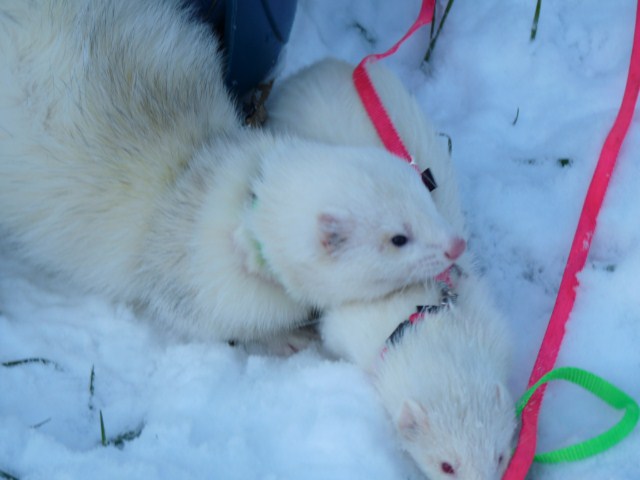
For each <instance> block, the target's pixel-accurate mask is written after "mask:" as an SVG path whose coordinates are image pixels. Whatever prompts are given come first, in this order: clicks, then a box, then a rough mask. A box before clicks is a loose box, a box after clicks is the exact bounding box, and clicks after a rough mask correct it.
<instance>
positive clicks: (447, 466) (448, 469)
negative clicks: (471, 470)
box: [440, 462, 456, 475]
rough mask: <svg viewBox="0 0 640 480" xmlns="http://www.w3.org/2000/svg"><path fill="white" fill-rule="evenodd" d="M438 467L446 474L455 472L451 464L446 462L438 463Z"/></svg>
mask: <svg viewBox="0 0 640 480" xmlns="http://www.w3.org/2000/svg"><path fill="white" fill-rule="evenodd" d="M440 469H441V470H442V471H443V472H444V473H446V474H447V475H453V474H454V473H456V471H455V470H454V469H453V467H452V466H451V464H450V463H447V462H442V463H441V464H440Z"/></svg>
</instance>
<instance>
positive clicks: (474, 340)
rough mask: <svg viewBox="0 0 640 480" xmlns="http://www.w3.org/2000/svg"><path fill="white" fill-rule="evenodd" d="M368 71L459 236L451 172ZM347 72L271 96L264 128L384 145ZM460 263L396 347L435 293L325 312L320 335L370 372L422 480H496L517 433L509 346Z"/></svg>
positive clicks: (393, 83)
mask: <svg viewBox="0 0 640 480" xmlns="http://www.w3.org/2000/svg"><path fill="white" fill-rule="evenodd" d="M368 69H369V73H370V75H371V78H372V81H373V83H374V85H375V86H376V89H377V91H378V94H379V96H380V97H381V99H382V101H383V104H384V105H385V108H386V109H387V111H388V113H389V115H390V117H391V118H392V120H393V122H394V124H395V126H396V129H397V130H398V133H399V135H400V137H401V138H402V140H403V142H404V143H405V145H406V147H407V149H408V151H409V152H410V153H411V154H412V156H413V157H414V160H415V161H416V163H417V164H418V165H419V166H420V167H421V169H424V168H427V167H428V168H430V169H431V171H432V173H433V175H434V177H435V179H436V182H437V183H438V187H437V188H436V189H435V190H434V191H433V192H431V194H432V196H433V199H434V202H435V204H436V206H437V208H438V210H439V211H440V212H441V214H442V215H443V217H444V218H445V219H446V220H447V221H448V222H450V223H451V224H452V225H454V226H455V228H456V229H457V230H458V231H464V230H465V226H464V216H463V213H462V209H461V205H460V201H459V197H458V191H457V182H456V179H455V172H454V170H453V166H452V164H451V160H450V158H449V156H448V155H447V154H446V152H445V151H444V150H443V148H442V145H441V144H440V142H439V141H438V139H437V135H436V133H435V131H434V130H433V128H432V127H431V125H430V124H429V123H428V121H427V120H426V119H425V117H424V115H423V114H422V112H421V111H420V109H419V107H418V105H417V103H416V102H415V101H414V100H413V99H412V98H411V97H410V95H409V94H408V93H407V91H406V90H405V88H404V87H403V85H402V84H401V82H400V81H399V80H398V79H397V78H395V77H394V76H393V74H392V73H391V72H390V71H388V70H387V69H386V68H385V67H384V66H383V65H381V64H379V63H374V64H370V65H369V66H368ZM352 72H353V66H351V65H349V64H347V63H345V62H341V61H338V60H332V59H329V60H324V61H321V62H318V63H316V64H313V65H311V66H309V67H307V68H305V69H303V70H301V71H300V72H298V73H296V74H294V75H293V76H292V77H290V78H288V79H286V80H285V81H283V82H282V83H281V84H280V85H276V87H275V88H274V92H273V94H272V96H271V98H270V99H269V103H268V106H269V113H270V117H269V120H268V124H269V126H270V128H272V129H273V130H274V131H278V132H292V133H295V134H297V135H300V136H304V137H306V138H311V139H316V140H320V141H323V142H327V143H333V144H336V145H358V146H367V145H381V142H380V140H379V138H378V135H377V133H376V132H375V130H374V128H373V125H372V124H371V122H370V121H369V119H368V116H367V114H366V112H365V110H364V108H363V107H362V104H361V101H360V99H359V97H358V95H357V92H356V91H355V88H354V87H353V81H352V77H351V74H352ZM329 115H331V117H330V118H331V120H330V121H327V119H328V118H329ZM294 119H297V120H295V121H294ZM303 120H304V121H303ZM456 263H458V265H460V266H461V267H462V269H463V272H464V275H463V277H462V278H461V279H460V282H459V284H458V285H457V286H456V287H455V293H457V294H458V297H457V301H456V303H455V304H454V305H453V306H451V307H449V308H445V309H442V310H440V311H438V312H437V313H433V314H426V316H425V318H424V320H422V321H421V322H420V323H417V324H415V325H413V326H410V327H408V328H407V329H406V330H405V331H404V334H403V335H402V336H401V337H400V338H399V339H397V341H396V342H395V343H393V344H391V345H387V344H386V343H385V341H386V340H387V338H388V337H389V336H390V335H391V333H392V332H394V330H395V329H396V327H397V326H398V325H399V324H400V323H401V322H403V321H404V320H406V319H407V318H408V317H409V316H410V315H411V314H412V313H414V312H415V309H416V306H417V305H436V304H438V303H439V302H440V288H439V287H438V286H437V284H436V283H434V282H426V283H424V284H423V285H420V286H413V287H409V288H406V289H404V290H403V291H401V292H397V293H393V294H391V295H389V296H386V297H384V298H380V299H377V300H375V301H371V302H353V303H349V304H344V305H341V306H339V307H336V308H333V309H329V310H328V311H326V312H325V313H324V315H323V316H322V317H321V319H320V332H321V336H322V341H323V344H324V346H325V348H326V349H327V350H328V351H329V352H331V353H332V354H334V355H336V356H338V357H340V358H344V359H346V360H349V361H351V362H353V363H355V364H357V365H359V366H360V367H361V368H363V369H364V370H365V371H366V372H368V374H369V375H370V377H371V379H372V382H373V384H374V385H375V387H376V389H377V391H378V393H379V395H380V398H381V401H382V404H383V405H384V407H385V409H386V410H387V411H388V413H389V416H390V418H391V419H392V421H393V423H394V425H395V426H396V428H397V431H398V436H399V438H400V441H401V443H402V445H403V447H404V449H405V450H406V451H407V452H408V453H409V454H410V455H411V456H412V458H413V459H414V460H415V461H416V463H417V465H418V466H419V467H420V468H421V469H422V471H423V472H424V473H425V474H426V475H427V476H428V478H430V479H433V480H437V479H445V478H457V479H461V480H494V479H495V480H497V479H499V478H500V476H501V474H502V472H503V471H504V469H505V468H506V465H507V463H508V458H509V456H510V453H511V446H512V437H513V434H514V430H515V418H514V406H513V402H512V399H511V396H510V394H509V392H508V390H507V388H506V383H507V379H508V375H509V372H508V365H509V357H510V345H511V342H510V338H509V334H508V328H507V325H506V323H505V321H504V319H503V318H502V316H501V315H500V313H499V312H498V310H497V309H496V308H495V306H494V305H493V303H492V301H491V295H490V291H489V289H488V288H487V286H486V285H485V283H484V281H483V279H482V278H480V277H478V276H477V275H476V274H475V273H474V262H473V259H472V256H471V254H470V253H468V252H465V254H463V255H462V256H461V257H460V258H459V259H458V260H457V262H456ZM383 351H384V353H383Z"/></svg>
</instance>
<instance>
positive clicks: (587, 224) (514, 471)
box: [503, 0, 640, 480]
mask: <svg viewBox="0 0 640 480" xmlns="http://www.w3.org/2000/svg"><path fill="white" fill-rule="evenodd" d="M639 88H640V0H639V1H638V7H637V8H636V23H635V33H634V37H633V50H632V52H631V61H630V66H629V73H628V76H627V85H626V87H625V91H624V96H623V98H622V104H621V106H620V110H619V111H618V116H617V117H616V120H615V122H614V124H613V127H612V128H611V131H610V132H609V135H608V136H607V139H606V141H605V142H604V145H603V147H602V151H601V153H600V158H599V160H598V164H597V165H596V168H595V171H594V174H593V178H592V180H591V184H590V185H589V189H588V190H587V195H586V199H585V202H584V205H583V207H582V212H581V214H580V219H579V221H578V227H577V229H576V233H575V236H574V239H573V244H572V245H571V250H570V252H569V258H568V260H567V265H566V267H565V270H564V274H563V276H562V281H561V283H560V288H559V290H558V296H557V298H556V303H555V306H554V308H553V312H552V313H551V318H550V320H549V325H548V326H547V330H546V332H545V335H544V339H543V340H542V345H541V346H540V352H539V353H538V358H537V359H536V362H535V365H534V367H533V371H532V372H531V377H530V378H529V386H531V385H533V384H535V383H536V382H537V381H538V380H539V379H540V377H542V376H543V375H544V374H545V373H547V372H548V371H550V370H551V369H552V368H553V366H554V364H555V362H556V359H557V357H558V352H559V350H560V345H561V343H562V339H563V337H564V333H565V325H566V323H567V320H568V318H569V314H570V313H571V310H572V309H573V304H574V301H575V298H576V289H577V287H578V283H579V282H578V278H577V274H578V273H579V272H580V271H581V270H582V268H583V267H584V265H585V263H586V260H587V254H588V253H589V248H590V246H591V239H592V238H593V233H594V230H595V228H596V220H597V217H598V212H599V211H600V207H601V206H602V201H603V199H604V195H605V193H606V190H607V187H608V185H609V179H610V178H611V174H612V172H613V167H614V165H615V163H616V160H617V158H618V153H619V152H620V147H621V146H622V142H623V140H624V138H625V136H626V134H627V130H628V129H629V125H630V123H631V119H632V117H633V111H634V109H635V105H636V102H637V99H638V90H639ZM544 390H545V386H543V387H541V388H540V389H539V390H537V391H536V392H535V394H534V395H533V396H532V397H531V400H530V401H529V403H528V404H527V406H526V407H525V408H524V410H523V412H522V429H521V431H520V438H519V442H518V446H517V448H516V451H515V453H514V455H513V458H512V459H511V463H510V464H509V467H508V469H507V471H506V473H505V475H504V477H503V480H521V479H523V478H525V475H526V474H527V471H528V470H529V467H530V466H531V463H532V461H533V457H534V455H535V451H536V428H537V423H538V414H539V412H540V405H541V403H542V397H543V395H544Z"/></svg>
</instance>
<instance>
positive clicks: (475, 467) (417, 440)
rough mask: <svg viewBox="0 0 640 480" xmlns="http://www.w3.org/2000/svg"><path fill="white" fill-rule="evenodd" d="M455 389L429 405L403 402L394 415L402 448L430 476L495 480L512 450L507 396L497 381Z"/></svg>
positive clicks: (512, 426)
mask: <svg viewBox="0 0 640 480" xmlns="http://www.w3.org/2000/svg"><path fill="white" fill-rule="evenodd" d="M478 381H483V379H478ZM471 392H473V393H471ZM459 393H461V394H465V393H466V395H456V394H455V393H454V392H448V395H447V398H442V399H440V400H439V401H436V402H429V404H430V405H434V406H432V407H429V406H427V405H426V404H425V403H424V402H420V401H417V400H411V399H409V400H407V401H405V402H404V404H403V406H402V409H401V411H400V413H399V415H398V418H397V419H396V422H397V428H398V431H399V432H400V435H401V438H402V442H403V446H404V448H405V449H406V451H407V452H408V453H409V454H410V455H411V457H412V458H413V459H414V460H415V462H416V463H417V464H418V466H419V467H420V468H421V470H422V471H423V472H424V473H425V474H426V475H427V477H428V478H429V479H430V480H499V479H500V478H502V474H503V473H504V471H505V469H506V467H507V464H508V462H509V457H510V456H511V451H512V448H513V436H514V431H515V411H514V404H513V402H512V401H511V396H510V395H509V393H508V392H507V390H506V388H505V387H504V386H503V385H501V384H499V383H494V384H488V385H486V387H484V388H483V387H477V386H469V389H468V390H467V391H466V392H464V391H460V392H459ZM472 397H473V398H472Z"/></svg>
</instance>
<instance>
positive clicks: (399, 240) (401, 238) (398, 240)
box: [391, 235, 409, 247]
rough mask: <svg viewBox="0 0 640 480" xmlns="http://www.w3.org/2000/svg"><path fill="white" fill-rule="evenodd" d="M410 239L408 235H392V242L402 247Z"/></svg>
mask: <svg viewBox="0 0 640 480" xmlns="http://www.w3.org/2000/svg"><path fill="white" fill-rule="evenodd" d="M408 241H409V239H408V238H407V236H406V235H394V236H393V237H391V243H393V244H394V245H395V246H396V247H402V246H403V245H405V244H406V243H407V242H408Z"/></svg>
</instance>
